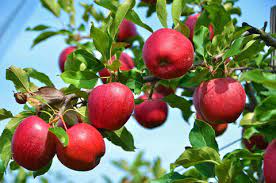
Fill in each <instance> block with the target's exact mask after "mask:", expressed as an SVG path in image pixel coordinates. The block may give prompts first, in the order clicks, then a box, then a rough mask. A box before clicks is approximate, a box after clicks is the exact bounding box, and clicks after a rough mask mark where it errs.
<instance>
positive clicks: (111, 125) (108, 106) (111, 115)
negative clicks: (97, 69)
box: [88, 82, 134, 131]
mask: <svg viewBox="0 0 276 183" xmlns="http://www.w3.org/2000/svg"><path fill="white" fill-rule="evenodd" d="M133 108H134V96H133V94H132V92H131V90H130V89H129V88H128V87H127V86H125V85H123V84H121V83H118V82H113V83H108V84H103V85H100V86H97V87H96V88H94V89H93V90H92V92H91V93H90V94H89V97H88V116H89V120H90V121H91V123H92V125H93V126H95V127H96V128H100V129H106V130H110V131H113V130H118V129H120V128H121V127H122V126H123V125H124V124H125V123H126V122H127V120H128V119H129V117H130V115H131V113H132V111H133Z"/></svg>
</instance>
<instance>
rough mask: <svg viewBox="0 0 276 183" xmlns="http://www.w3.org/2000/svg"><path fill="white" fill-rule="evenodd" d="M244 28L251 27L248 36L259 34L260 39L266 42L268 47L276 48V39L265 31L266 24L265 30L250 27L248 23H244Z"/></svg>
mask: <svg viewBox="0 0 276 183" xmlns="http://www.w3.org/2000/svg"><path fill="white" fill-rule="evenodd" d="M242 26H243V27H246V26H248V27H250V29H249V30H248V31H247V32H248V35H251V34H259V35H260V38H261V39H262V40H263V41H264V42H265V44H266V45H267V46H272V47H274V48H276V39H275V38H273V37H272V36H271V35H269V34H268V33H266V32H265V31H264V30H263V29H264V28H265V27H266V23H265V25H264V28H263V29H258V28H256V27H253V26H251V25H249V24H248V23H246V22H243V23H242Z"/></svg>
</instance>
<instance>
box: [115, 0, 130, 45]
mask: <svg viewBox="0 0 276 183" xmlns="http://www.w3.org/2000/svg"><path fill="white" fill-rule="evenodd" d="M134 5H135V0H125V1H124V2H123V3H122V4H120V5H119V7H118V9H117V11H116V13H115V18H114V20H113V22H112V25H111V30H110V35H111V37H112V39H113V40H114V38H115V36H116V34H117V32H118V30H119V26H120V24H121V22H122V21H123V19H124V18H125V16H126V15H127V13H128V12H129V11H130V10H131V9H132V8H133V7H134Z"/></svg>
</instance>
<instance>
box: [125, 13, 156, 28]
mask: <svg viewBox="0 0 276 183" xmlns="http://www.w3.org/2000/svg"><path fill="white" fill-rule="evenodd" d="M126 19H128V20H130V21H131V22H133V23H135V24H136V25H139V26H140V27H142V28H144V29H146V30H148V31H150V32H153V30H152V28H151V27H150V26H148V25H147V24H145V23H144V22H142V20H141V19H140V17H139V15H138V14H137V13H136V12H135V11H134V10H130V11H129V12H128V13H127V15H126Z"/></svg>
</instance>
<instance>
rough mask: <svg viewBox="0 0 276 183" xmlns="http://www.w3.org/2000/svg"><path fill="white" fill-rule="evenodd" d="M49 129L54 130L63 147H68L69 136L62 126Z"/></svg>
mask: <svg viewBox="0 0 276 183" xmlns="http://www.w3.org/2000/svg"><path fill="white" fill-rule="evenodd" d="M49 131H50V132H52V133H53V134H54V135H55V136H56V137H57V138H58V140H59V141H60V143H62V145H63V147H66V146H67V145H68V143H69V137H68V134H67V133H66V131H65V130H64V129H63V128H61V127H54V128H49Z"/></svg>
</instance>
